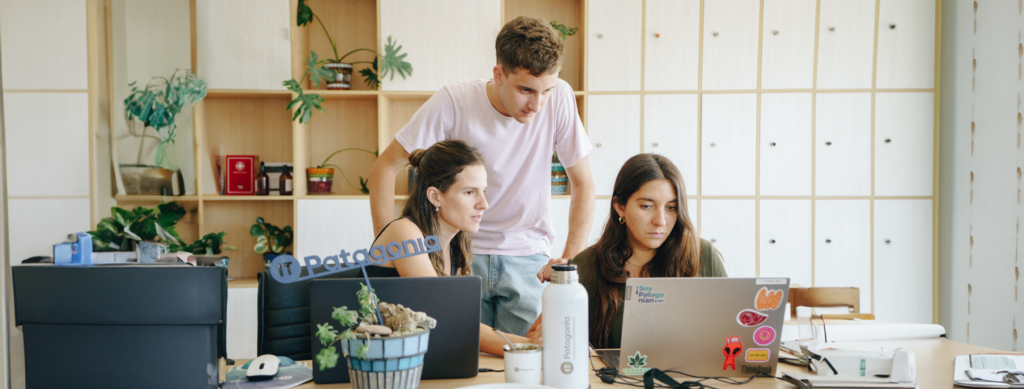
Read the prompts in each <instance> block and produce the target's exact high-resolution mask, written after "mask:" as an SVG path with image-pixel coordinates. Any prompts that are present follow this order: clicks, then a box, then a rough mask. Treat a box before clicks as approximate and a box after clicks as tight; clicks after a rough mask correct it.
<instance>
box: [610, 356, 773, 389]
mask: <svg viewBox="0 0 1024 389" xmlns="http://www.w3.org/2000/svg"><path fill="white" fill-rule="evenodd" d="M591 348H593V346H591ZM590 370H591V371H593V372H594V374H596V375H597V377H598V378H600V379H601V382H604V383H606V384H613V383H620V384H623V385H626V386H632V387H637V388H646V387H647V386H646V382H644V380H643V379H639V378H634V377H628V376H624V375H619V374H618V369H617V368H615V367H602V368H600V369H597V368H596V367H595V366H594V358H593V357H592V356H591V357H590ZM655 370H657V369H655ZM660 372H661V373H664V374H666V377H667V373H673V374H680V375H684V376H686V377H690V378H697V379H698V380H697V381H683V382H679V383H677V385H676V386H674V387H677V388H708V389H716V388H715V387H713V386H708V385H704V383H703V381H706V380H715V381H718V382H721V383H723V384H728V385H744V384H747V383H750V381H753V380H754V378H757V377H766V378H774V379H777V380H782V378H779V377H775V376H770V375H767V374H763V373H757V374H755V375H753V376H750V377H749V378H747V379H746V380H744V381H739V380H736V379H734V378H730V377H702V376H696V375H692V374H687V373H683V372H680V371H675V370H664V371H660ZM652 384H653V385H652V387H655V388H672V387H673V386H667V385H662V384H659V383H657V382H653V381H652Z"/></svg>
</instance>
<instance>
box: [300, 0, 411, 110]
mask: <svg viewBox="0 0 1024 389" xmlns="http://www.w3.org/2000/svg"><path fill="white" fill-rule="evenodd" d="M296 19H297V20H296V24H297V25H298V26H299V27H302V26H305V25H306V24H309V23H310V22H312V21H313V20H314V19H316V21H317V23H319V24H320V27H321V28H322V29H323V30H324V34H325V35H327V40H328V41H330V42H331V49H332V50H333V51H334V57H333V58H328V59H323V60H320V59H319V58H318V56H317V54H316V52H315V51H312V50H310V52H309V57H308V58H307V60H306V72H305V73H304V74H303V75H302V78H301V79H300V80H298V81H296V80H295V79H294V78H293V79H291V80H287V81H285V82H284V86H285V88H287V89H288V90H290V91H292V92H293V93H295V95H296V96H295V99H293V100H292V101H291V102H290V103H289V104H288V108H287V109H288V110H291V109H293V108H295V113H294V115H293V116H292V120H298V121H299V123H306V122H309V119H310V117H311V116H312V114H313V109H318V110H320V112H324V109H323V106H322V105H321V103H322V102H323V101H324V99H323V97H321V96H320V95H318V94H315V93H309V94H307V93H305V92H304V91H303V90H302V83H303V82H304V81H305V80H306V77H309V80H310V81H311V82H312V83H313V85H314V86H315V87H317V88H319V87H320V84H321V83H324V84H326V85H327V89H332V90H335V89H340V90H348V89H351V85H352V84H351V75H352V70H353V65H355V64H367V65H369V66H368V67H366V68H363V69H362V70H360V71H359V74H361V75H362V76H363V78H364V80H365V81H366V84H367V85H369V86H370V87H371V88H373V89H380V82H381V80H383V79H384V77H386V76H389V75H390V77H389V78H388V79H389V80H394V79H395V74H396V73H397V74H398V75H399V76H401V77H402V79H405V77H406V76H407V75H412V64H410V63H408V62H405V57H406V56H407V55H408V54H402V53H401V51H402V46H399V45H398V41H397V40H394V41H392V39H391V37H390V36H388V42H387V44H385V45H384V54H383V55H381V54H380V53H379V52H377V51H374V50H371V49H367V48H361V49H355V50H352V51H350V52H348V53H345V55H340V56H339V55H338V44H337V42H336V41H335V40H334V38H333V37H331V34H330V33H329V32H327V27H326V26H324V23H323V21H321V20H320V17H319V16H316V14H314V13H313V10H312V9H311V8H309V6H308V5H306V1H305V0H299V6H298V12H297V17H296ZM359 51H366V52H369V53H373V55H374V56H373V61H357V62H344V60H345V58H348V56H349V55H352V54H354V53H356V52H359ZM378 64H379V65H380V69H379V71H378Z"/></svg>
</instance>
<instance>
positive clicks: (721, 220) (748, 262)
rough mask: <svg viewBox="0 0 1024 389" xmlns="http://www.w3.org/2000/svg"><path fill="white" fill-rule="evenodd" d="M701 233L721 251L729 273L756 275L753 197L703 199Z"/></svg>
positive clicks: (742, 275) (733, 275) (701, 205)
mask: <svg viewBox="0 0 1024 389" xmlns="http://www.w3.org/2000/svg"><path fill="white" fill-rule="evenodd" d="M700 213H701V218H700V224H701V229H700V235H701V237H702V238H704V239H707V240H708V241H710V242H711V243H712V244H713V245H714V246H715V247H716V248H718V251H720V252H721V253H722V262H724V263H725V271H726V272H727V273H729V277H756V276H757V274H756V273H757V265H756V264H755V253H754V243H755V242H754V200H701V202H700Z"/></svg>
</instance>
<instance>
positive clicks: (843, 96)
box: [814, 93, 871, 196]
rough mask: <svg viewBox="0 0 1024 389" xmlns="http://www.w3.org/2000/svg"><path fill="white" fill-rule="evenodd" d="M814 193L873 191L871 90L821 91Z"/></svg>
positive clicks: (852, 194) (816, 117)
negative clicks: (865, 91)
mask: <svg viewBox="0 0 1024 389" xmlns="http://www.w3.org/2000/svg"><path fill="white" fill-rule="evenodd" d="M816 104H817V112H816V116H815V121H816V124H815V132H816V134H815V139H814V147H815V155H814V163H815V171H814V179H815V183H814V184H815V188H814V189H815V194H816V195H818V196H868V195H871V94H869V93H819V94H818V99H817V103H816Z"/></svg>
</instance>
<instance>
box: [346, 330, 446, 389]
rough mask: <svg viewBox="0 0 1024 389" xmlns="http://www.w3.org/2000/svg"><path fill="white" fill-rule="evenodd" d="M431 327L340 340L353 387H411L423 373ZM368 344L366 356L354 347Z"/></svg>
mask: <svg viewBox="0 0 1024 389" xmlns="http://www.w3.org/2000/svg"><path fill="white" fill-rule="evenodd" d="M429 340H430V331H429V330H423V331H422V332H417V333H415V334H411V335H405V336H399V337H390V336H388V337H381V338H370V339H365V338H364V339H346V340H344V341H342V342H340V344H341V350H342V355H344V356H345V358H346V362H345V363H346V365H347V366H348V377H349V379H350V380H351V382H352V387H353V388H355V389H370V388H374V389H385V388H386V389H413V388H416V387H419V385H420V376H421V375H422V374H423V356H424V355H426V353H427V343H428V341H429ZM364 343H369V344H370V351H368V352H367V353H366V358H359V357H357V356H356V355H357V354H356V350H358V349H359V346H361V345H363V344H364Z"/></svg>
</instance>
